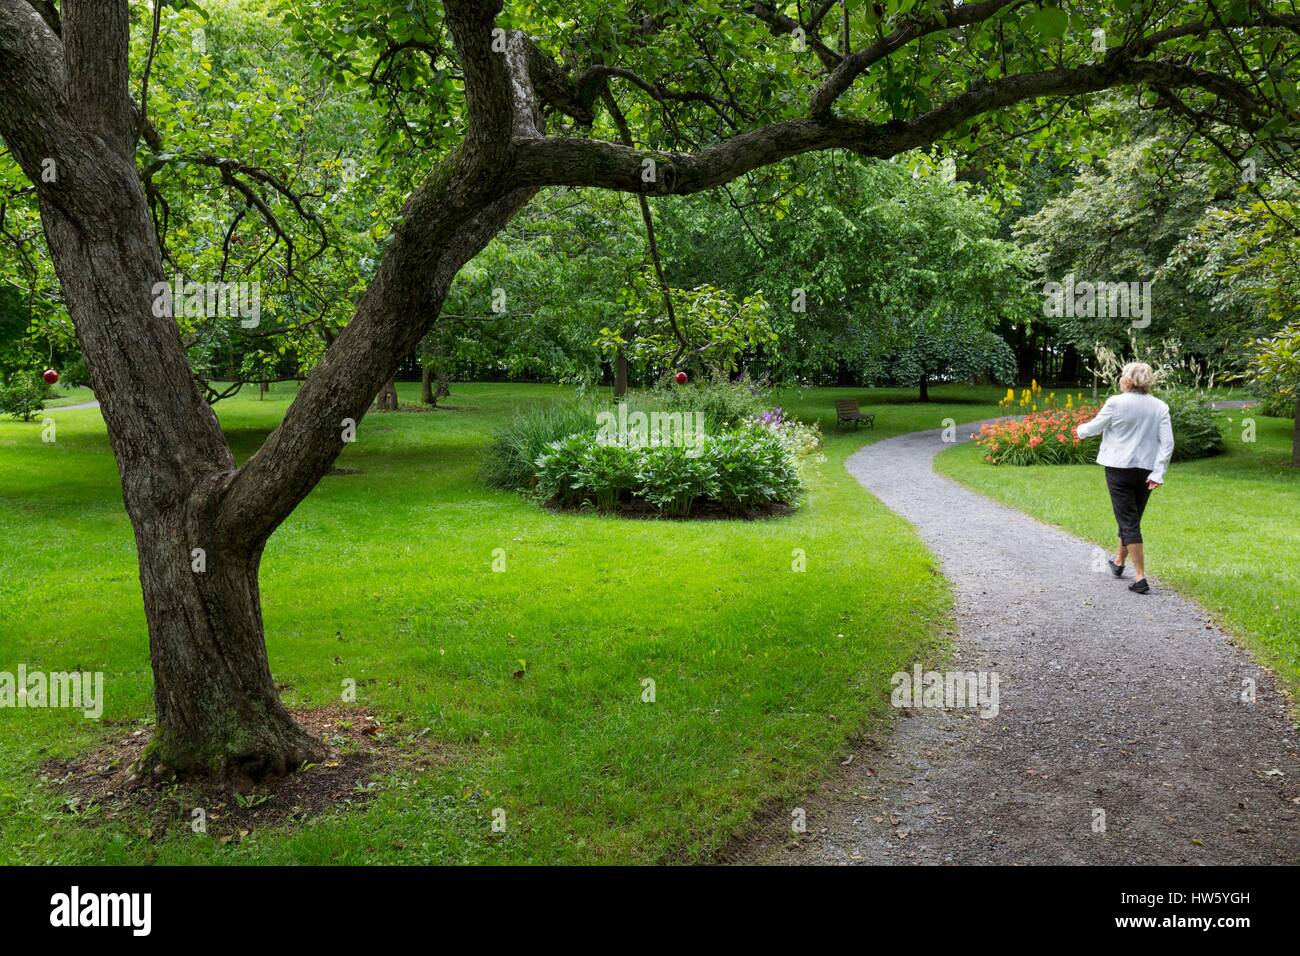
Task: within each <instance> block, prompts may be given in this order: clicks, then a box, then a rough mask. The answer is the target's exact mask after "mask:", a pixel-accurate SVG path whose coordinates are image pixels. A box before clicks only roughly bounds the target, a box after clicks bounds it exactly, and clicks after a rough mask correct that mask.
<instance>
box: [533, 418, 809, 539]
mask: <svg viewBox="0 0 1300 956" xmlns="http://www.w3.org/2000/svg"><path fill="white" fill-rule="evenodd" d="M536 469H537V481H536V491H537V495H538V497H539V498H541V499H542V500H544V501H548V502H553V503H555V504H558V505H560V506H562V507H569V508H575V507H584V506H587V507H591V506H594V507H596V508H599V509H600V510H602V511H623V512H628V513H653V514H658V515H661V516H664V517H674V518H685V517H690V516H692V515H697V514H709V513H723V514H728V515H753V514H757V513H761V512H771V511H773V510H776V509H778V508H780V507H792V506H793V505H794V504H795V503H796V502H797V501H798V498H799V496H800V494H801V493H802V491H803V483H802V481H801V480H800V478H799V469H798V465H797V463H796V460H795V455H794V453H793V452H792V451H791V450H790V449H789V448H788V447H787V445H786V442H785V441H783V440H782V438H781V437H780V436H779V435H777V434H776V433H774V432H772V431H771V430H769V429H766V428H763V427H761V426H758V425H750V426H745V427H742V428H738V429H736V430H734V431H732V432H727V433H725V434H721V435H701V436H699V441H698V442H695V443H679V442H671V443H670V442H663V443H652V444H647V445H641V444H638V443H636V442H609V441H608V440H606V439H604V438H603V437H602V436H600V435H597V434H593V433H578V434H573V435H569V436H567V437H565V438H562V439H559V440H558V441H555V442H552V443H551V444H550V445H549V446H548V447H547V449H546V451H544V452H543V453H542V454H541V455H539V456H538V458H537V461H536Z"/></svg>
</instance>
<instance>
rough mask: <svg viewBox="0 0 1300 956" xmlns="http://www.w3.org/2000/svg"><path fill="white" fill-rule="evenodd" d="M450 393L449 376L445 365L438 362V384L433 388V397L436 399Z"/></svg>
mask: <svg viewBox="0 0 1300 956" xmlns="http://www.w3.org/2000/svg"><path fill="white" fill-rule="evenodd" d="M450 394H451V376H450V375H448V374H447V367H446V366H445V365H441V364H440V365H439V366H438V384H437V387H436V388H434V390H433V398H434V400H435V401H436V400H438V399H440V398H446V397H447V396H448V395H450Z"/></svg>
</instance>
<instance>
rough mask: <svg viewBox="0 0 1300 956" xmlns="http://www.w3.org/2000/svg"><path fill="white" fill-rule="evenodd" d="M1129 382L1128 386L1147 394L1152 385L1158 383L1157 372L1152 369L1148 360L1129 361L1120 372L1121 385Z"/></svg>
mask: <svg viewBox="0 0 1300 956" xmlns="http://www.w3.org/2000/svg"><path fill="white" fill-rule="evenodd" d="M1125 382H1128V387H1129V388H1130V389H1132V390H1133V391H1135V392H1141V393H1142V394H1144V395H1145V394H1147V393H1149V392H1150V391H1151V386H1152V385H1154V384H1155V383H1156V373H1155V372H1153V371H1151V366H1150V365H1148V364H1147V363H1146V362H1129V363H1128V364H1127V365H1125V366H1124V370H1123V371H1122V372H1120V373H1119V383H1120V387H1121V388H1123V387H1124V383H1125Z"/></svg>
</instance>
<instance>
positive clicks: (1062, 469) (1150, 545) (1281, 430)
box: [935, 410, 1300, 693]
mask: <svg viewBox="0 0 1300 956" xmlns="http://www.w3.org/2000/svg"><path fill="white" fill-rule="evenodd" d="M1243 415H1245V416H1247V417H1253V419H1254V421H1255V424H1256V429H1257V432H1256V439H1257V440H1256V441H1255V442H1253V443H1250V442H1245V441H1243V440H1242V436H1243V434H1245V432H1244V431H1243V428H1242V416H1243ZM1218 418H1219V420H1220V423H1221V425H1222V427H1223V431H1224V436H1225V439H1226V441H1227V446H1228V447H1227V453H1226V454H1224V455H1220V456H1218V457H1215V458H1207V459H1202V460H1200V461H1193V462H1185V463H1178V464H1174V465H1173V466H1171V467H1170V470H1169V477H1168V481H1167V482H1166V484H1165V486H1164V487H1163V488H1161V489H1160V490H1159V491H1157V492H1156V493H1155V494H1154V495H1152V497H1151V503H1150V505H1148V507H1147V513H1146V515H1145V517H1144V518H1143V520H1142V536H1143V538H1144V539H1145V540H1146V555H1147V568H1148V570H1149V572H1150V573H1151V574H1152V575H1153V576H1154V577H1155V578H1156V579H1158V580H1159V581H1161V582H1162V583H1164V584H1168V585H1171V586H1173V587H1174V588H1176V589H1177V590H1178V591H1180V592H1181V593H1183V594H1185V595H1187V596H1188V597H1191V598H1195V599H1196V600H1198V601H1200V602H1201V603H1202V604H1204V605H1205V606H1206V607H1208V608H1210V609H1211V610H1212V611H1213V612H1214V613H1215V614H1216V616H1217V617H1218V618H1219V620H1221V621H1222V623H1223V624H1224V625H1225V626H1226V627H1227V628H1229V629H1230V630H1231V631H1232V632H1233V633H1235V634H1237V635H1239V636H1240V637H1241V638H1242V639H1243V640H1244V641H1245V643H1246V644H1247V646H1249V647H1250V648H1251V649H1252V650H1253V651H1254V652H1255V654H1256V655H1257V657H1258V658H1259V660H1261V661H1262V662H1264V663H1266V664H1268V665H1269V666H1271V667H1273V668H1274V669H1275V670H1276V671H1277V672H1278V674H1279V675H1280V676H1281V677H1282V679H1283V682H1284V683H1285V684H1286V685H1287V686H1288V687H1289V688H1290V689H1291V690H1292V692H1293V693H1294V692H1295V691H1297V690H1300V472H1298V471H1297V470H1296V469H1294V468H1292V467H1290V465H1289V462H1290V456H1291V428H1292V423H1291V421H1290V420H1287V419H1281V418H1264V417H1262V416H1251V413H1250V412H1249V411H1246V412H1242V411H1239V410H1238V411H1228V412H1222V413H1220V414H1219V415H1218ZM980 455H981V452H980V450H979V449H978V448H977V447H975V446H974V445H973V444H964V445H958V446H956V447H953V448H950V449H947V450H946V451H944V452H943V453H942V454H940V455H939V457H938V458H937V460H936V464H935V467H936V468H937V469H938V470H939V471H941V472H943V473H944V474H947V475H949V476H951V477H953V478H955V479H957V480H958V481H961V482H963V483H965V484H967V485H969V486H970V487H972V488H974V489H975V490H977V491H980V492H983V493H984V494H986V495H989V496H990V497H993V498H997V499H999V500H1001V501H1004V502H1006V503H1007V504H1009V505H1012V506H1013V507H1016V508H1019V509H1021V510H1022V511H1026V512H1028V513H1029V514H1031V515H1034V516H1036V517H1038V518H1041V519H1042V520H1044V521H1047V522H1050V523H1052V524H1055V525H1059V526H1061V527H1063V528H1065V529H1066V530H1068V531H1072V532H1074V533H1075V534H1077V535H1079V536H1080V537H1081V538H1085V539H1087V540H1089V541H1095V542H1097V543H1098V544H1101V545H1104V546H1105V547H1107V548H1111V547H1114V546H1115V545H1116V544H1117V539H1116V532H1115V521H1114V518H1113V517H1112V515H1111V510H1110V499H1109V498H1108V497H1107V494H1106V487H1105V481H1104V478H1103V476H1102V470H1101V468H1099V467H1098V466H1097V465H1068V466H1060V465H1057V466H1052V465H1039V466H1032V467H1026V468H1015V467H1011V466H1005V465H1003V466H993V465H989V464H987V463H985V462H984V461H982V460H981V457H980Z"/></svg>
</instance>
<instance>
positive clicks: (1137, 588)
mask: <svg viewBox="0 0 1300 956" xmlns="http://www.w3.org/2000/svg"><path fill="white" fill-rule="evenodd" d="M1128 589H1129V590H1130V591H1132V592H1133V593H1134V594H1146V593H1147V592H1148V591H1150V590H1151V585H1149V584H1147V579H1146V578H1143V579H1142V580H1141V581H1134V582H1133V583H1132V584H1130V585H1129V586H1128Z"/></svg>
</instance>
